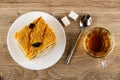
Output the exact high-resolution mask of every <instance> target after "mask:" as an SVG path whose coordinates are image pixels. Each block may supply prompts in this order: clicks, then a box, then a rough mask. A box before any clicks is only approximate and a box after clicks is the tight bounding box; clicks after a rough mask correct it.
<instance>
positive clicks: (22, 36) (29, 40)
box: [15, 17, 56, 60]
mask: <svg viewBox="0 0 120 80" xmlns="http://www.w3.org/2000/svg"><path fill="white" fill-rule="evenodd" d="M15 39H16V40H17V41H18V43H19V45H20V47H21V48H22V50H23V51H24V53H25V56H26V57H27V58H28V59H30V60H31V59H33V58H34V57H36V56H37V55H38V54H40V53H41V52H42V51H43V50H45V49H46V48H47V47H49V46H51V45H53V44H55V43H56V36H55V33H54V32H53V30H52V29H51V28H50V27H49V25H48V24H46V23H45V21H44V20H43V19H42V17H39V18H37V19H36V20H34V21H33V22H32V26H31V24H30V25H27V26H25V27H24V28H22V29H21V30H20V31H18V32H16V33H15ZM36 43H37V46H35V45H34V44H36Z"/></svg>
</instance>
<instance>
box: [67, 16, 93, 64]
mask: <svg viewBox="0 0 120 80" xmlns="http://www.w3.org/2000/svg"><path fill="white" fill-rule="evenodd" d="M91 23H92V18H91V16H90V15H84V16H83V17H82V18H81V20H80V23H79V25H80V28H81V29H80V32H79V35H78V38H77V40H76V42H75V44H74V46H73V48H72V49H71V51H70V54H69V55H68V57H67V59H66V61H65V64H69V63H70V60H71V57H72V55H73V53H74V50H75V48H76V45H77V43H78V40H79V38H80V36H81V32H82V31H83V30H84V28H85V27H88V26H90V25H91Z"/></svg>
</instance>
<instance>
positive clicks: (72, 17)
mask: <svg viewBox="0 0 120 80" xmlns="http://www.w3.org/2000/svg"><path fill="white" fill-rule="evenodd" d="M68 16H69V17H70V18H71V19H73V20H74V21H75V20H76V19H77V18H78V16H79V15H78V14H77V13H75V12H74V11H71V12H70V13H69V15H68ZM61 20H62V22H63V24H64V25H65V26H68V25H69V24H70V21H69V20H68V18H67V16H65V17H63V18H62V19H61Z"/></svg>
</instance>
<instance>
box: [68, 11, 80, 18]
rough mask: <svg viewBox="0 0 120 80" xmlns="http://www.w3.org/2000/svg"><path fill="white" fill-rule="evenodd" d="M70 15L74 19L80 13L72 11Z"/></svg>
mask: <svg viewBox="0 0 120 80" xmlns="http://www.w3.org/2000/svg"><path fill="white" fill-rule="evenodd" d="M68 16H69V17H70V18H72V19H73V20H76V19H77V18H78V16H79V15H78V14H77V13H75V12H74V11H71V12H70V13H69V15H68Z"/></svg>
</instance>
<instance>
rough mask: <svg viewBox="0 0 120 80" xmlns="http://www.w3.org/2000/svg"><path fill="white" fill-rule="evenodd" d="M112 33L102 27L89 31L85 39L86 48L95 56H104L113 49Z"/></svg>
mask: <svg viewBox="0 0 120 80" xmlns="http://www.w3.org/2000/svg"><path fill="white" fill-rule="evenodd" d="M112 44H113V43H112V37H111V33H110V32H109V31H108V30H106V29H104V28H100V27H96V28H93V29H92V30H90V31H88V33H87V35H86V36H85V40H84V47H85V50H86V51H87V52H88V54H90V55H91V56H93V57H104V56H105V55H106V54H108V53H109V52H110V51H111V49H112Z"/></svg>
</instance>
